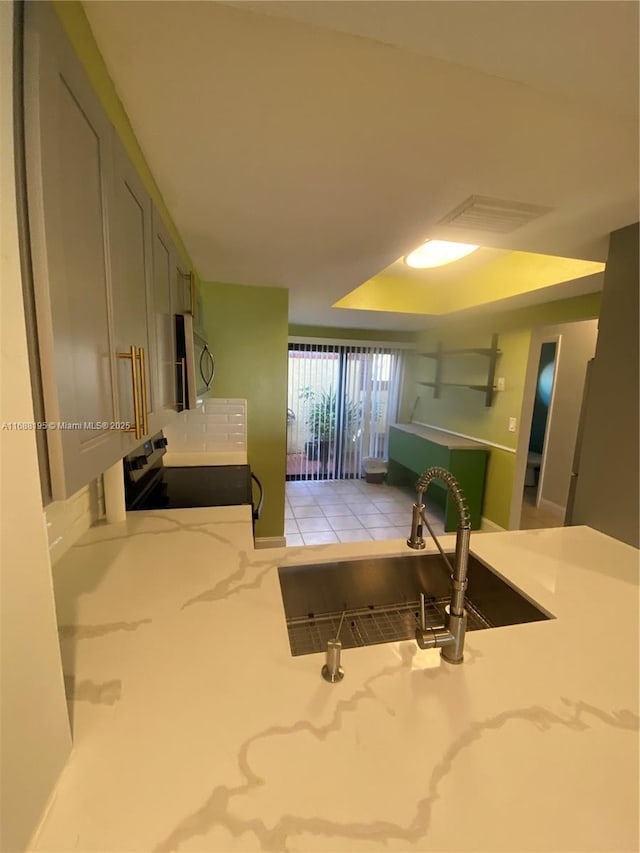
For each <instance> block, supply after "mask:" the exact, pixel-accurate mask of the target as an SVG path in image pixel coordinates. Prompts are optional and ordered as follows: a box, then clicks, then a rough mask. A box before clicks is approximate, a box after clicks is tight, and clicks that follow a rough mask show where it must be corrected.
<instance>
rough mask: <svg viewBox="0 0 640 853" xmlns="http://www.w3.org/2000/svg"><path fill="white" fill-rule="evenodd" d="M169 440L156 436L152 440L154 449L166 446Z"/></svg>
mask: <svg viewBox="0 0 640 853" xmlns="http://www.w3.org/2000/svg"><path fill="white" fill-rule="evenodd" d="M167 444H169V442H168V441H167V439H166V438H156V440H155V441H154V442H153V447H154V450H162V448H163V447H166V446H167Z"/></svg>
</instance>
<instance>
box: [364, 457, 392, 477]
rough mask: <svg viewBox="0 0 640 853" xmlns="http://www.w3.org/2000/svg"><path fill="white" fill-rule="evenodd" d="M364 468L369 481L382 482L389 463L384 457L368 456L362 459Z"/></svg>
mask: <svg viewBox="0 0 640 853" xmlns="http://www.w3.org/2000/svg"><path fill="white" fill-rule="evenodd" d="M362 470H363V472H364V477H365V480H366V481H367V483H382V482H383V481H384V478H385V475H386V473H387V463H386V462H385V461H384V459H376V458H375V457H373V456H368V457H367V458H366V459H363V460H362Z"/></svg>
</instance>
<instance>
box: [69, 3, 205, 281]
mask: <svg viewBox="0 0 640 853" xmlns="http://www.w3.org/2000/svg"><path fill="white" fill-rule="evenodd" d="M53 7H54V9H55V10H56V13H57V15H58V18H59V19H60V21H61V22H62V25H63V27H64V29H65V31H66V33H67V36H68V37H69V40H70V41H71V44H72V45H73V49H74V50H75V52H76V54H77V55H78V58H79V60H80V62H81V63H82V65H83V66H84V69H85V71H86V72H87V75H88V77H89V80H90V81H91V85H92V86H93V88H94V90H95V92H96V94H97V96H98V97H99V98H100V102H101V103H102V106H103V107H104V109H105V112H106V113H107V115H108V116H109V119H110V120H111V123H112V124H113V126H114V127H115V129H116V132H117V134H118V136H119V137H120V140H121V142H122V144H123V145H124V147H125V149H126V151H127V154H128V155H129V157H130V158H131V162H132V163H133V165H134V166H135V167H136V169H137V171H138V174H139V175H140V178H141V179H142V182H143V183H144V185H145V187H146V189H147V192H148V193H149V195H150V196H151V198H152V199H153V202H154V204H155V205H156V207H157V208H158V212H159V213H160V216H161V217H162V219H163V221H164V224H165V225H166V227H167V228H168V230H169V233H170V234H171V238H172V239H173V241H174V242H175V244H176V246H177V248H178V250H179V251H180V253H181V254H182V255H183V257H184V260H185V261H186V262H188V264H189V266H190V267H191V268H192V269H193V263H192V261H191V258H190V257H189V252H188V251H187V248H186V246H185V244H184V243H183V241H182V237H181V236H180V232H179V231H178V229H177V228H176V226H175V224H174V222H173V219H172V218H171V214H170V213H169V210H168V208H167V206H166V204H165V203H164V199H163V198H162V193H161V192H160V189H159V187H158V185H157V183H156V181H155V178H154V177H153V174H152V173H151V169H150V168H149V166H148V164H147V160H146V158H145V156H144V152H143V150H142V148H141V147H140V143H139V142H138V140H137V138H136V135H135V133H134V131H133V127H132V126H131V122H130V121H129V116H128V115H127V112H126V110H125V108H124V106H123V105H122V101H121V100H120V98H119V96H118V92H117V90H116V87H115V86H114V84H113V80H112V79H111V76H110V74H109V69H108V68H107V66H106V64H105V61H104V59H103V58H102V54H101V53H100V49H99V47H98V45H97V43H96V40H95V38H94V36H93V32H92V31H91V26H90V24H89V21H88V19H87V16H86V14H85V11H84V9H83V8H82V3H80V2H79V0H53Z"/></svg>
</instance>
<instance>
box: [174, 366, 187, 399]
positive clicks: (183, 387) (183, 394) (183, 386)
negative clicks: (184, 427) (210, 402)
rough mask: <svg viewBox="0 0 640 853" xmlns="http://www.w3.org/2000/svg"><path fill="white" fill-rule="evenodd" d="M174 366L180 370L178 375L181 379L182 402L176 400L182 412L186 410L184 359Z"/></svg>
mask: <svg viewBox="0 0 640 853" xmlns="http://www.w3.org/2000/svg"><path fill="white" fill-rule="evenodd" d="M176 365H177V366H178V367H179V368H180V375H181V377H182V383H181V384H182V402H181V401H180V400H178V405H179V406H182V411H183V412H184V411H185V409H186V408H187V367H186V365H185V360H184V358H181V359H180V361H176Z"/></svg>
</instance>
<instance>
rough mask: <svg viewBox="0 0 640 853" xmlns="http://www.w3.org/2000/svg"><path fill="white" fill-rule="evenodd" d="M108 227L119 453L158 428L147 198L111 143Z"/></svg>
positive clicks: (132, 170) (128, 163)
mask: <svg viewBox="0 0 640 853" xmlns="http://www.w3.org/2000/svg"><path fill="white" fill-rule="evenodd" d="M114 149H115V150H114V192H113V213H114V215H113V217H112V227H111V258H112V264H111V273H112V274H111V304H112V310H113V347H114V350H115V357H116V361H115V367H116V376H117V382H116V388H117V410H118V411H117V414H118V420H119V421H126V422H127V423H130V424H131V425H132V427H133V432H131V431H129V430H130V429H131V428H129V430H128V431H126V432H125V431H123V432H122V437H123V452H125V453H126V452H128V451H129V450H131V449H132V448H133V447H135V446H136V444H139V443H140V440H141V439H142V438H143V437H145V436H147V435H150V434H151V433H152V432H153V431H157V430H158V429H161V428H162V424H157V423H156V418H155V416H154V411H155V408H156V397H157V395H156V389H155V385H154V382H153V381H152V375H153V365H154V363H155V359H156V342H155V335H154V330H153V311H154V308H153V289H152V288H153V271H152V236H151V235H152V227H151V219H152V213H151V199H150V197H149V194H148V193H147V191H146V189H145V187H144V184H143V183H142V181H141V180H140V177H139V176H138V173H137V172H136V170H135V168H134V167H133V165H132V163H131V161H130V160H129V158H128V157H127V154H126V152H125V150H124V148H123V146H122V144H121V143H120V142H119V141H118V140H117V139H116V140H114Z"/></svg>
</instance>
